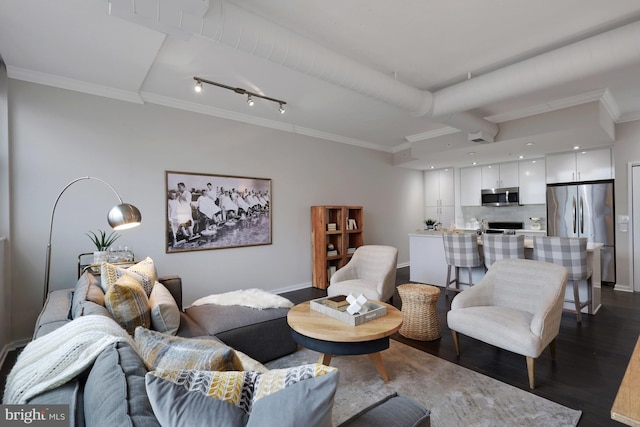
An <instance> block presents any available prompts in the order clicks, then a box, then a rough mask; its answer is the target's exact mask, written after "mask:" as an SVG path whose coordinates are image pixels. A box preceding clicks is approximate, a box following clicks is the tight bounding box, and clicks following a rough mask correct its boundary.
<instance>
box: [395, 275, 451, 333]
mask: <svg viewBox="0 0 640 427" xmlns="http://www.w3.org/2000/svg"><path fill="white" fill-rule="evenodd" d="M398 294H400V299H402V326H401V327H400V330H399V331H398V333H400V335H402V336H403V337H407V338H411V339H413V340H419V341H433V340H436V339H438V338H440V337H441V336H442V334H441V333H440V324H439V323H438V310H437V308H436V305H437V303H438V297H439V296H440V289H438V288H437V287H435V286H431V285H418V284H414V283H407V284H404V285H400V286H398Z"/></svg>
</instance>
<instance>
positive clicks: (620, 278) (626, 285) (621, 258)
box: [613, 121, 640, 290]
mask: <svg viewBox="0 0 640 427" xmlns="http://www.w3.org/2000/svg"><path fill="white" fill-rule="evenodd" d="M613 154H614V164H615V173H616V176H615V178H616V190H615V204H616V289H625V290H632V289H633V283H631V275H630V269H631V256H632V255H631V254H632V252H631V237H632V236H631V233H629V232H621V231H620V224H618V223H617V216H618V215H631V207H630V201H629V182H628V181H629V180H628V167H629V164H630V163H634V162H638V161H640V121H635V122H629V123H622V124H619V125H617V126H616V142H615V143H614V145H613ZM633 226H634V227H640V224H633Z"/></svg>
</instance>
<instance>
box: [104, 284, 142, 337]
mask: <svg viewBox="0 0 640 427" xmlns="http://www.w3.org/2000/svg"><path fill="white" fill-rule="evenodd" d="M104 302H105V306H106V307H107V310H109V313H111V315H112V316H113V318H114V319H115V320H116V322H118V324H119V325H120V326H122V327H123V328H124V329H125V330H126V331H127V332H128V333H129V334H130V335H133V334H134V332H135V329H136V327H138V326H142V327H144V328H148V327H149V326H151V315H150V310H149V299H148V298H147V294H146V292H145V291H144V289H143V288H142V286H141V285H140V283H139V282H138V281H137V280H136V279H134V278H133V277H132V276H122V277H120V278H119V279H118V280H116V282H115V283H114V284H112V285H111V286H110V287H109V289H108V290H107V293H106V294H105V296H104Z"/></svg>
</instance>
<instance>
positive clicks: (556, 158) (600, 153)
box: [546, 148, 613, 184]
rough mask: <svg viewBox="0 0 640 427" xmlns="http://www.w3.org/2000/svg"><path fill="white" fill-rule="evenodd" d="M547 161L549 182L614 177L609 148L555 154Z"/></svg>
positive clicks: (548, 157)
mask: <svg viewBox="0 0 640 427" xmlns="http://www.w3.org/2000/svg"><path fill="white" fill-rule="evenodd" d="M546 163H547V183H548V184H555V183H558V182H576V181H594V180H599V179H611V178H613V169H612V167H611V149H609V148H603V149H599V150H589V151H578V152H571V153H563V154H553V155H550V156H547V159H546Z"/></svg>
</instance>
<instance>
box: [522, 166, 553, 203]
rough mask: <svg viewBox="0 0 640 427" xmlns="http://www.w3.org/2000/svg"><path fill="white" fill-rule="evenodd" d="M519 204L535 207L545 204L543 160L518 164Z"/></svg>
mask: <svg viewBox="0 0 640 427" xmlns="http://www.w3.org/2000/svg"><path fill="white" fill-rule="evenodd" d="M518 163H519V164H518V171H519V187H520V204H522V205H537V204H545V203H546V202H547V184H546V182H545V164H544V159H536V160H523V161H520V162H518Z"/></svg>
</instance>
